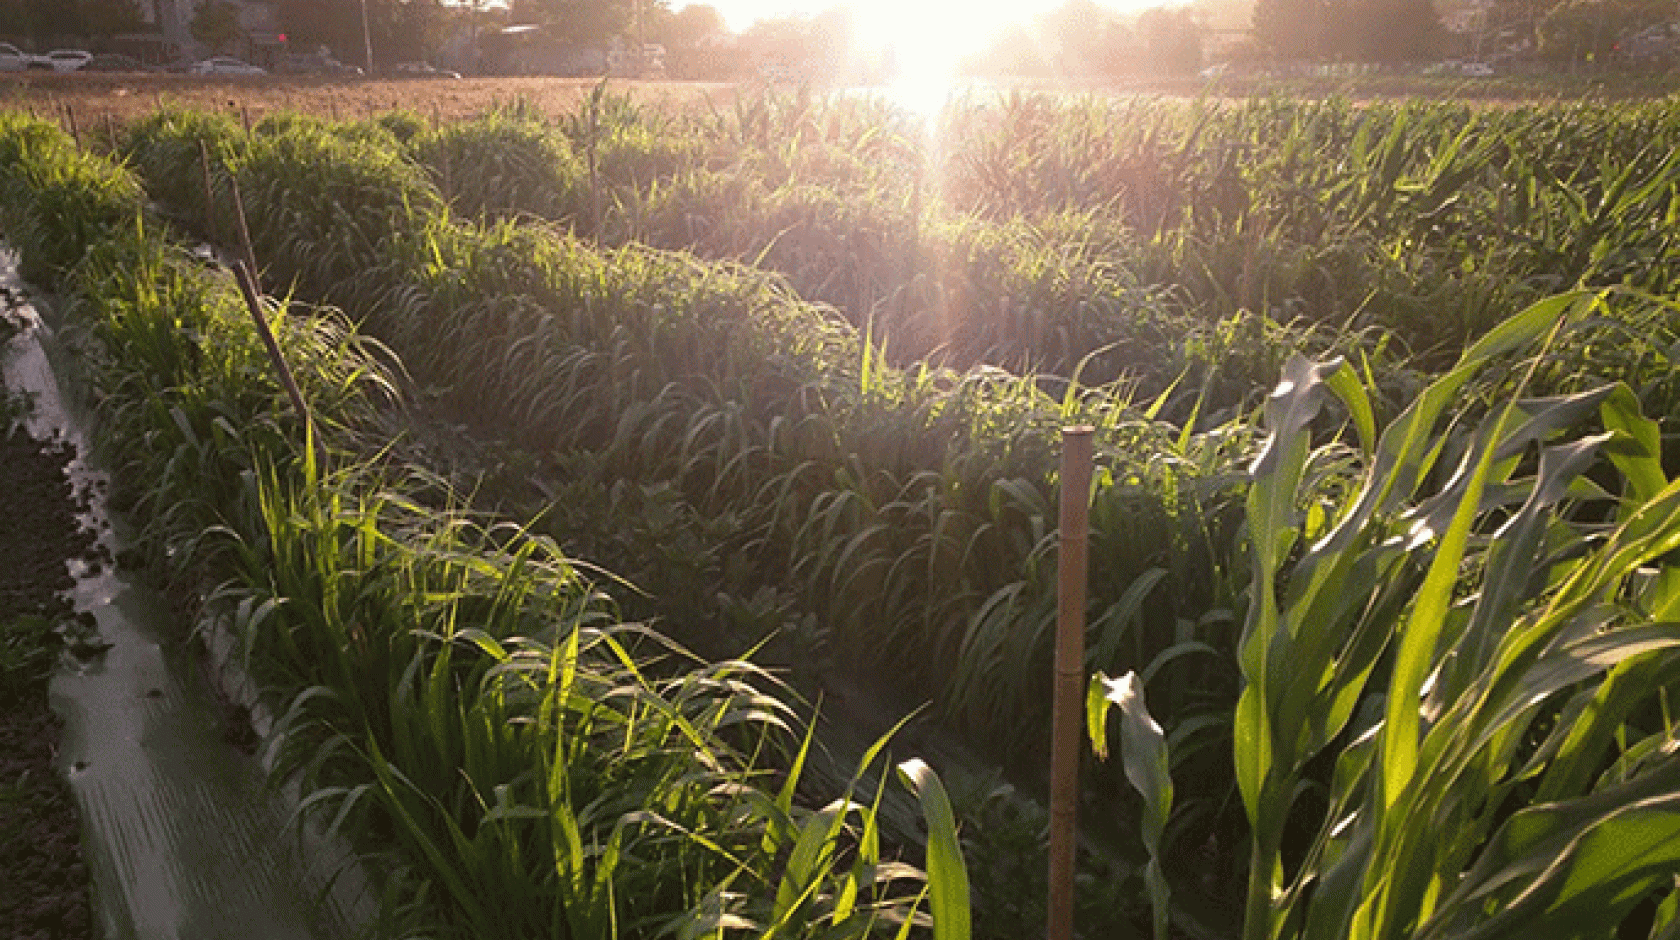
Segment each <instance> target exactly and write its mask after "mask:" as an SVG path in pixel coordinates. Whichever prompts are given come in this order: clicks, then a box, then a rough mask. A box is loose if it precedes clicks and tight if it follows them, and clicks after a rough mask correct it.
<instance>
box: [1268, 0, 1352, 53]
mask: <svg viewBox="0 0 1680 940" xmlns="http://www.w3.org/2000/svg"><path fill="white" fill-rule="evenodd" d="M1331 18H1332V17H1331V7H1330V5H1329V4H1328V3H1326V2H1325V0H1255V3H1254V19H1253V27H1254V38H1255V39H1256V40H1258V41H1259V43H1260V45H1261V46H1262V47H1264V48H1265V49H1266V51H1267V52H1270V53H1271V54H1272V55H1274V56H1277V57H1278V58H1280V59H1316V58H1323V57H1325V56H1326V55H1327V54H1330V53H1331V52H1332V50H1331V48H1330V44H1329V41H1328V40H1329V35H1328V34H1329V25H1330V20H1331Z"/></svg>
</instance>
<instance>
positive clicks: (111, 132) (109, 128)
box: [105, 111, 117, 153]
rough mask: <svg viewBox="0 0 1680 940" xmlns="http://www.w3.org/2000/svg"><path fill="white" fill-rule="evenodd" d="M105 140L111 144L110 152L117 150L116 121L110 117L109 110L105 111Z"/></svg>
mask: <svg viewBox="0 0 1680 940" xmlns="http://www.w3.org/2000/svg"><path fill="white" fill-rule="evenodd" d="M105 142H106V143H108V144H110V145H111V152H112V153H116V152H117V123H116V121H114V120H112V119H111V112H109V111H106V112H105Z"/></svg>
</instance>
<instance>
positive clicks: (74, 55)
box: [37, 49, 93, 72]
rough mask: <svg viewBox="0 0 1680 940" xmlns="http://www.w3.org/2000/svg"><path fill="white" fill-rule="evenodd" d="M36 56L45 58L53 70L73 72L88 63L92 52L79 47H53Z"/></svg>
mask: <svg viewBox="0 0 1680 940" xmlns="http://www.w3.org/2000/svg"><path fill="white" fill-rule="evenodd" d="M37 58H41V59H45V60H46V62H47V64H48V65H50V66H52V70H53V71H54V72H74V71H76V70H77V69H79V68H81V67H82V66H84V65H86V64H88V60H89V59H91V58H93V53H91V52H83V51H82V50H80V49H54V50H53V51H51V52H49V53H47V54H46V55H44V56H38V57H37Z"/></svg>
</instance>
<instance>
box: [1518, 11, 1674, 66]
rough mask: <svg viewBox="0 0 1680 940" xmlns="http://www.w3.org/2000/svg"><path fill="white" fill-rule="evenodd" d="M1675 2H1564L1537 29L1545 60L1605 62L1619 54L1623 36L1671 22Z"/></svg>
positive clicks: (1546, 16)
mask: <svg viewBox="0 0 1680 940" xmlns="http://www.w3.org/2000/svg"><path fill="white" fill-rule="evenodd" d="M1673 15H1674V5H1673V3H1672V2H1666V0H1665V2H1662V3H1657V2H1653V0H1563V2H1561V3H1558V4H1557V5H1556V6H1554V7H1552V9H1551V10H1549V11H1547V13H1546V14H1545V16H1543V17H1541V18H1540V21H1539V22H1538V23H1537V24H1536V26H1535V35H1536V38H1537V39H1538V41H1539V42H1538V45H1539V50H1540V55H1541V57H1542V58H1546V59H1551V60H1553V61H1556V62H1603V61H1605V60H1606V59H1608V58H1609V57H1611V56H1612V55H1614V54H1615V50H1616V45H1617V43H1618V41H1619V40H1620V38H1621V36H1622V34H1623V33H1626V32H1630V31H1633V30H1639V29H1644V28H1645V27H1647V26H1653V25H1656V24H1657V23H1662V22H1667V21H1668V20H1670V19H1672V18H1673Z"/></svg>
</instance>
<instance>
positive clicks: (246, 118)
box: [239, 105, 251, 138]
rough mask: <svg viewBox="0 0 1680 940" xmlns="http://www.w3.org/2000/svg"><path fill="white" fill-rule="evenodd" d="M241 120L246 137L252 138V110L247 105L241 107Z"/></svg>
mask: <svg viewBox="0 0 1680 940" xmlns="http://www.w3.org/2000/svg"><path fill="white" fill-rule="evenodd" d="M239 119H240V121H241V122H243V123H244V125H245V136H246V138H249V137H250V136H251V109H250V108H249V107H247V106H246V105H240V106H239Z"/></svg>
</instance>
